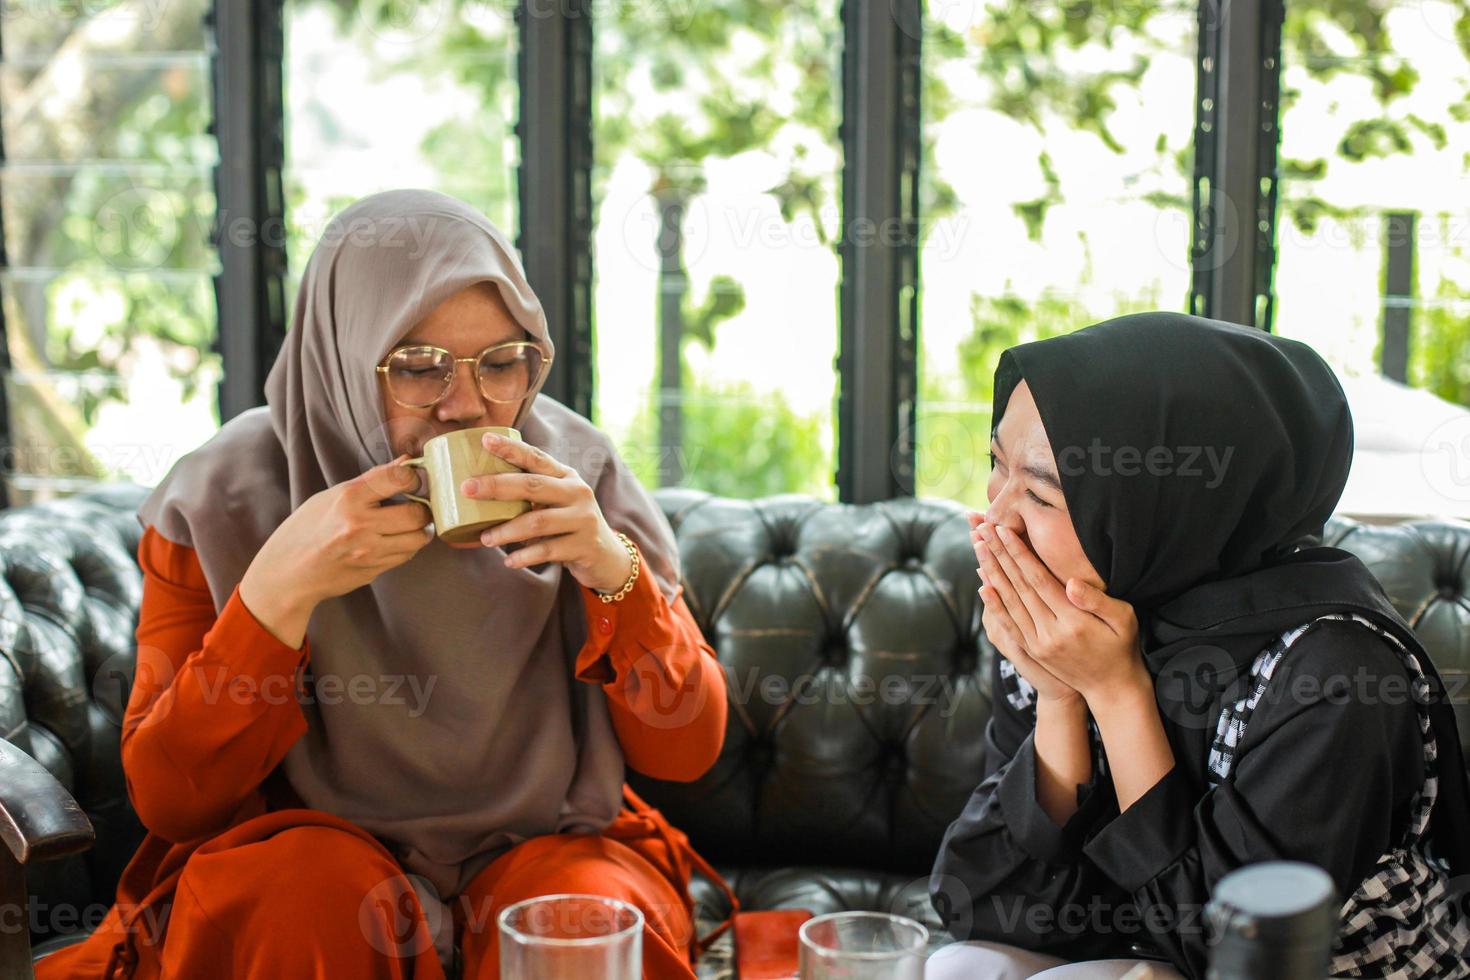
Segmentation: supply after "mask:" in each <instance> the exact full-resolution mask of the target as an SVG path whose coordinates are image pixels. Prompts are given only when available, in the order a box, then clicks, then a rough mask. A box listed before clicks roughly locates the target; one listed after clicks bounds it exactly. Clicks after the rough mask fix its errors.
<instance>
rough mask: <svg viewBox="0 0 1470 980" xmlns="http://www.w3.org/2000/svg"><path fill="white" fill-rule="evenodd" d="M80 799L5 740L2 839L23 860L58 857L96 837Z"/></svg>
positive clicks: (0, 778)
mask: <svg viewBox="0 0 1470 980" xmlns="http://www.w3.org/2000/svg"><path fill="white" fill-rule="evenodd" d="M96 837H97V835H96V833H95V832H94V831H93V830H92V821H90V820H88V819H87V815H86V814H85V813H83V812H82V808H81V807H80V806H78V805H77V801H76V800H74V799H72V795H71V794H70V793H68V792H67V791H66V787H65V786H62V785H61V784H60V783H58V782H57V781H56V777H55V776H52V775H51V773H49V772H47V771H46V769H45V767H44V766H42V765H41V764H40V763H39V762H37V761H36V760H35V759H32V758H31V757H30V756H29V755H26V754H25V753H24V752H22V751H21V750H20V749H18V748H16V747H15V746H13V745H11V744H10V743H9V742H6V741H5V740H3V739H0V840H4V841H5V845H6V846H7V847H9V848H10V853H11V855H12V856H13V857H14V858H15V860H16V862H17V863H19V864H30V863H31V862H33V861H34V862H40V861H54V860H55V859H57V858H60V857H65V856H66V855H68V854H73V853H75V852H77V851H85V850H86V849H87V848H88V847H91V846H92V842H93V841H94V840H96Z"/></svg>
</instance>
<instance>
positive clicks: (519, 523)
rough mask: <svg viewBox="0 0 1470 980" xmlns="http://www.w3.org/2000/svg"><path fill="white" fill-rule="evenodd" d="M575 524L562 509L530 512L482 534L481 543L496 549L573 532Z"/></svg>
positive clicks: (570, 516) (554, 508) (549, 508)
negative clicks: (519, 542)
mask: <svg viewBox="0 0 1470 980" xmlns="http://www.w3.org/2000/svg"><path fill="white" fill-rule="evenodd" d="M573 524H574V519H573V516H572V515H570V514H568V513H567V511H566V509H565V508H562V507H548V508H546V509H544V510H528V511H526V512H525V513H524V514H521V515H519V516H517V517H512V518H511V519H510V520H508V521H506V522H505V523H504V524H497V525H495V526H494V527H492V528H489V529H488V530H485V531H482V532H480V543H481V544H483V545H484V546H485V547H487V548H495V547H500V546H504V545H507V544H513V543H515V542H517V541H529V540H531V539H532V538H545V537H550V536H552V535H556V534H564V533H566V532H568V531H571V530H573Z"/></svg>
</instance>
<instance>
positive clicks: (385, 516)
mask: <svg viewBox="0 0 1470 980" xmlns="http://www.w3.org/2000/svg"><path fill="white" fill-rule="evenodd" d="M373 516H374V517H375V518H376V519H377V524H376V527H377V530H378V533H379V534H382V535H384V536H385V537H386V536H391V535H394V534H403V533H406V532H408V531H417V530H419V529H420V528H422V527H423V526H424V525H426V524H428V523H429V522H430V521H432V520H433V519H434V514H433V512H432V511H430V510H429V508H428V507H426V506H424V505H423V504H421V503H419V502H418V501H416V500H411V501H409V502H407V503H403V504H383V505H382V506H380V507H378V508H377V510H375V511H374V512H373Z"/></svg>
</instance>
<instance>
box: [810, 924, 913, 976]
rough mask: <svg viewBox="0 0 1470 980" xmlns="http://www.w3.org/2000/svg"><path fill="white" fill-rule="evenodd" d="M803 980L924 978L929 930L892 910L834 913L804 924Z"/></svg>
mask: <svg viewBox="0 0 1470 980" xmlns="http://www.w3.org/2000/svg"><path fill="white" fill-rule="evenodd" d="M800 935H801V980H880V978H881V980H922V977H923V975H924V950H925V948H926V947H927V946H928V943H929V930H928V929H926V928H924V927H923V926H922V925H920V924H919V923H917V922H915V921H914V920H913V919H910V918H906V917H904V916H902V915H890V914H888V913H886V912H832V913H830V914H828V915H819V916H816V917H815V918H812V919H808V920H807V921H806V922H804V923H803V924H802V927H801V933H800Z"/></svg>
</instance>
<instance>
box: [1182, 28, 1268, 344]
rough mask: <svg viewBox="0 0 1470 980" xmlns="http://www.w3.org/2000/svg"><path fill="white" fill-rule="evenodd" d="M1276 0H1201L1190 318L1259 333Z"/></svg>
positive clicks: (1264, 300) (1264, 314) (1264, 310)
mask: <svg viewBox="0 0 1470 980" xmlns="http://www.w3.org/2000/svg"><path fill="white" fill-rule="evenodd" d="M1284 13H1285V11H1284V7H1283V3H1282V0H1201V3H1200V8H1199V47H1198V54H1197V59H1198V68H1197V71H1196V77H1197V80H1198V90H1197V94H1196V100H1197V101H1196V108H1195V142H1194V240H1193V244H1192V248H1191V263H1192V266H1193V283H1192V287H1191V296H1190V309H1191V312H1193V313H1196V314H1198V315H1200V316H1207V317H1212V318H1214V319H1218V320H1228V321H1231V322H1233V323H1244V324H1250V325H1254V326H1258V327H1261V328H1263V329H1267V330H1269V329H1270V328H1271V322H1272V316H1273V314H1274V304H1273V302H1272V291H1271V276H1272V273H1273V270H1274V265H1275V258H1276V194H1277V158H1278V154H1277V144H1278V140H1279V136H1278V132H1279V125H1278V124H1279V119H1280V111H1279V101H1280V100H1279V96H1280V89H1281V23H1282V19H1283V17H1284Z"/></svg>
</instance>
